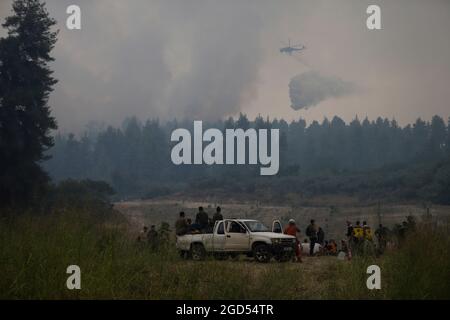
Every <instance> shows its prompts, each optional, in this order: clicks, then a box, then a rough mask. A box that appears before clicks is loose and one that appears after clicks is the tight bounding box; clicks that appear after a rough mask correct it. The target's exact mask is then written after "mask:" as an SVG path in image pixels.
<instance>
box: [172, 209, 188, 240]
mask: <svg viewBox="0 0 450 320" xmlns="http://www.w3.org/2000/svg"><path fill="white" fill-rule="evenodd" d="M188 229H189V226H188V223H187V221H186V218H185V216H184V212H183V211H181V212H180V217H179V218H178V220H177V222H175V233H176V235H177V236H182V235H185V234H186V233H187V232H188Z"/></svg>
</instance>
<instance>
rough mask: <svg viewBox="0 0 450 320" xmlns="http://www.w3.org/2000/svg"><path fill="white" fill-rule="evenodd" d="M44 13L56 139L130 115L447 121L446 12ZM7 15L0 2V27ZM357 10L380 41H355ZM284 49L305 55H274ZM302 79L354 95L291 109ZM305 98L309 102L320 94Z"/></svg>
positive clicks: (133, 2) (335, 5)
mask: <svg viewBox="0 0 450 320" xmlns="http://www.w3.org/2000/svg"><path fill="white" fill-rule="evenodd" d="M46 2H47V6H48V9H49V11H50V13H51V15H52V16H53V17H55V18H56V19H57V20H58V28H59V29H60V34H59V41H58V43H57V46H56V48H55V51H54V56H55V58H56V61H55V63H54V65H53V68H54V70H55V76H56V78H58V79H59V83H58V84H57V86H56V88H55V91H54V92H53V94H52V96H51V100H50V104H51V106H52V108H53V114H54V116H55V117H56V118H57V120H58V123H59V126H60V130H61V131H66V132H67V131H75V132H79V131H81V130H82V129H84V127H85V126H86V125H87V124H88V123H89V122H92V121H95V122H104V123H107V124H110V123H111V124H115V125H117V124H119V123H121V122H122V120H123V119H124V118H126V117H129V116H133V115H135V116H138V117H139V118H140V119H142V120H145V119H147V118H154V117H159V118H162V119H171V118H173V117H177V118H188V119H198V120H207V119H216V118H224V117H228V116H236V115H238V114H239V112H244V113H247V114H248V115H249V116H250V117H254V116H256V115H258V114H261V115H263V116H267V115H268V116H270V117H272V118H273V117H277V118H281V117H282V118H285V119H287V120H292V119H298V118H299V117H303V118H305V119H306V120H308V121H311V120H322V119H323V118H324V117H329V118H331V117H332V116H334V115H338V116H340V117H342V118H344V120H350V119H352V118H353V117H354V116H355V115H358V116H359V117H360V118H364V117H366V116H368V117H369V118H370V119H374V118H375V117H377V116H383V117H388V118H395V119H397V120H398V121H399V122H400V123H401V124H405V123H408V122H411V121H414V120H415V119H416V118H417V117H422V118H425V119H430V118H431V116H432V115H434V114H439V115H441V116H442V117H444V118H447V117H448V116H450V90H449V88H450V59H449V58H450V37H449V33H450V1H446V0H430V1H423V0H384V1H381V0H371V1H364V0H339V1H337V0H327V1H325V0H308V1H306V0H305V1H302V0H292V1H288V0H279V1H274V0H231V1H224V0H221V1H220V0H128V1H123V0H95V1H90V0H70V1H69V0H47V1H46ZM10 4H11V1H10V0H0V18H1V19H2V20H3V18H4V17H5V16H7V15H8V14H9V10H10ZM70 4H77V5H79V6H80V7H81V10H82V30H81V31H69V30H67V29H66V27H65V20H66V17H67V15H66V13H65V11H66V8H67V6H68V5H70ZM369 4H378V5H379V6H380V7H381V14H382V27H383V29H382V30H376V31H370V30H367V28H366V18H367V14H366V8H367V6H368V5H369ZM4 34H5V33H4V31H1V32H0V35H4ZM288 38H290V39H291V40H292V42H294V43H301V44H303V45H306V47H307V50H306V51H304V52H302V53H300V54H296V55H293V56H289V55H285V54H281V53H280V52H279V48H280V47H282V46H283V43H286V42H287V40H288ZM302 74H303V78H302ZM305 74H306V76H308V75H311V74H313V75H316V78H314V81H315V82H317V85H318V86H320V81H318V79H319V80H320V79H322V80H325V84H326V85H328V86H330V81H331V82H333V81H337V79H339V81H338V82H340V81H342V83H346V84H351V85H352V87H355V88H358V89H357V90H351V92H346V93H344V94H338V95H326V97H325V98H324V99H320V101H316V100H317V98H316V97H309V98H312V99H313V100H314V101H316V103H315V105H314V106H310V107H309V108H308V109H305V108H300V109H299V110H294V109H293V108H292V107H291V105H292V104H293V103H292V102H291V100H290V94H289V84H290V82H291V79H293V78H294V77H297V79H298V76H300V78H301V79H304V77H305ZM327 79H328V80H327ZM330 79H331V80H330ZM308 83H309V84H311V81H309V82H308ZM301 89H302V88H299V90H301ZM316 89H317V91H316V90H312V91H310V92H311V94H312V93H314V92H321V94H322V95H323V91H324V88H316ZM347 93H348V94H347ZM322 97H323V96H322ZM302 103H304V102H301V103H300V104H302Z"/></svg>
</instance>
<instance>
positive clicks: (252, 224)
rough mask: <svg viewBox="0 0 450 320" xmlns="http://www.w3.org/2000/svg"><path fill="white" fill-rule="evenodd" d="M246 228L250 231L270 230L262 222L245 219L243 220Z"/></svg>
mask: <svg viewBox="0 0 450 320" xmlns="http://www.w3.org/2000/svg"><path fill="white" fill-rule="evenodd" d="M244 223H245V225H246V226H247V228H249V229H250V231H251V232H267V231H270V230H269V228H267V227H266V226H265V225H264V224H263V223H262V222H259V221H245V222H244Z"/></svg>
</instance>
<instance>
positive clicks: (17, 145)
mask: <svg viewBox="0 0 450 320" xmlns="http://www.w3.org/2000/svg"><path fill="white" fill-rule="evenodd" d="M12 8H13V15H12V16H10V17H7V18H6V20H5V23H3V25H2V26H3V27H4V28H6V29H7V32H8V35H7V37H5V38H2V39H0V145H1V147H0V206H10V205H15V204H19V203H20V204H30V202H32V201H33V200H36V198H39V195H40V194H41V193H42V192H43V191H44V190H45V186H46V184H47V182H48V178H47V175H46V174H45V172H44V171H43V170H42V169H41V167H40V165H39V164H40V161H41V160H43V159H45V155H44V154H45V151H46V150H47V149H48V148H49V147H51V146H52V145H53V139H52V137H51V135H50V131H51V130H52V129H56V127H57V126H56V121H55V119H54V118H53V117H52V116H51V114H50V107H49V105H48V98H49V94H50V92H51V91H52V87H53V86H54V85H55V83H56V80H55V79H54V78H53V77H52V71H51V70H50V68H49V66H48V63H49V62H51V61H52V60H53V58H52V57H51V56H50V52H51V50H52V49H53V47H54V45H55V43H56V36H57V32H54V31H52V27H53V26H54V25H55V24H56V22H55V20H53V19H52V18H50V16H49V14H48V12H47V10H46V9H45V6H44V4H42V3H40V1H39V0H15V1H14V2H13V5H12Z"/></svg>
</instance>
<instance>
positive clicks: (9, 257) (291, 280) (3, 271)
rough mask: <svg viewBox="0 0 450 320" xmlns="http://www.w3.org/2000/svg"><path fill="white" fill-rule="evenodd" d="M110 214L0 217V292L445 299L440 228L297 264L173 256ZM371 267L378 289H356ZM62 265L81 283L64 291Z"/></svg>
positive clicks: (447, 278)
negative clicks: (380, 247) (365, 253)
mask: <svg viewBox="0 0 450 320" xmlns="http://www.w3.org/2000/svg"><path fill="white" fill-rule="evenodd" d="M129 230H130V226H129V223H128V221H127V220H126V219H125V218H124V217H123V216H122V215H121V214H119V213H114V214H112V215H110V216H107V217H105V216H102V217H99V216H96V215H95V214H93V213H92V212H90V211H89V209H76V210H73V211H71V210H66V211H64V212H63V213H61V212H59V213H52V214H47V215H39V216H36V215H34V214H33V213H22V214H20V215H16V214H14V215H7V216H2V217H1V220H0V248H1V250H0V298H1V299H449V298H450V239H449V230H448V226H439V227H437V226H435V225H426V224H423V225H422V224H419V225H418V228H417V231H416V232H415V233H413V234H410V235H409V237H408V238H407V239H406V240H405V242H404V243H403V245H402V246H401V247H400V248H398V249H394V250H391V251H388V252H386V254H385V255H383V256H381V257H379V258H376V257H354V258H353V259H352V260H351V261H346V260H345V261H341V260H338V259H337V258H336V257H325V256H324V257H312V258H308V257H306V258H305V259H304V260H305V261H304V263H302V264H299V263H291V262H288V263H277V262H271V263H268V264H258V263H256V262H253V261H252V260H249V259H244V258H241V259H238V260H228V261H216V260H214V259H213V258H210V259H209V258H208V259H206V260H205V261H201V262H194V261H190V260H183V259H181V258H180V257H179V255H178V254H177V252H176V249H175V243H174V239H173V238H171V239H170V240H169V241H168V242H167V243H164V244H161V245H160V247H159V248H158V249H156V250H152V249H151V248H150V246H148V245H147V244H146V243H138V242H137V241H136V235H135V234H133V233H131V232H130V231H129ZM372 264H376V265H378V266H380V268H381V286H382V287H381V290H369V289H367V286H366V280H367V278H368V276H369V275H368V274H367V273H366V271H367V267H368V266H369V265H372ZM69 265H78V266H80V268H81V290H68V289H67V287H66V280H67V278H68V276H69V274H67V273H66V269H67V267H68V266H69Z"/></svg>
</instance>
